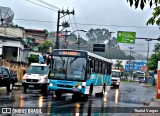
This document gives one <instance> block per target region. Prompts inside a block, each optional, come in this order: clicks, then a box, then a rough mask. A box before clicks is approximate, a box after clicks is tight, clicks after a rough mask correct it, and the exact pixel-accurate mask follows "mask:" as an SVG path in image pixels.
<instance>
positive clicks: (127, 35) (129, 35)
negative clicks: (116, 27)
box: [117, 31, 136, 44]
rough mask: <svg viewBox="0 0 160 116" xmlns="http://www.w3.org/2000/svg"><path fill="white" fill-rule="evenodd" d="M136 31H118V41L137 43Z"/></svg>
mask: <svg viewBox="0 0 160 116" xmlns="http://www.w3.org/2000/svg"><path fill="white" fill-rule="evenodd" d="M135 38H136V33H135V32H127V31H118V33H117V42H118V43H128V44H135Z"/></svg>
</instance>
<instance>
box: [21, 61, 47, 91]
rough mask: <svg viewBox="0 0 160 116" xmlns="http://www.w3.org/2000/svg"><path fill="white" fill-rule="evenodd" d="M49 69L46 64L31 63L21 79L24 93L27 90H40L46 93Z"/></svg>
mask: <svg viewBox="0 0 160 116" xmlns="http://www.w3.org/2000/svg"><path fill="white" fill-rule="evenodd" d="M48 74H49V67H48V66H47V64H40V63H32V64H31V65H30V66H29V68H28V71H27V72H26V73H25V75H24V76H23V79H22V86H23V88H24V93H26V92H27V89H41V90H42V92H47V86H48Z"/></svg>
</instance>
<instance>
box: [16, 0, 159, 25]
mask: <svg viewBox="0 0 160 116" xmlns="http://www.w3.org/2000/svg"><path fill="white" fill-rule="evenodd" d="M27 1H28V0H27ZM52 10H53V9H52ZM14 20H26V21H28V19H14ZM30 21H35V20H30ZM37 21H38V20H37ZM39 22H50V23H53V22H52V21H39ZM71 24H77V25H94V26H110V27H135V28H159V27H138V26H119V25H99V24H82V23H71Z"/></svg>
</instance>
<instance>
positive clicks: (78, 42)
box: [70, 30, 87, 50]
mask: <svg viewBox="0 0 160 116" xmlns="http://www.w3.org/2000/svg"><path fill="white" fill-rule="evenodd" d="M76 31H82V32H87V31H85V30H75V31H73V32H72V33H71V34H73V33H74V32H76ZM71 34H70V35H71ZM80 39H82V38H80V35H79V34H78V38H77V40H78V41H77V44H78V50H79V47H80V43H81V42H80Z"/></svg>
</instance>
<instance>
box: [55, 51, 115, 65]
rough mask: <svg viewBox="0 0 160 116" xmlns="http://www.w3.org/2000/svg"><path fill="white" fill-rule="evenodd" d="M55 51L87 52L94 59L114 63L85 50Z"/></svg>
mask: <svg viewBox="0 0 160 116" xmlns="http://www.w3.org/2000/svg"><path fill="white" fill-rule="evenodd" d="M54 50H60V51H63V50H67V51H77V52H78V51H79V52H86V53H87V54H88V55H89V56H91V57H94V58H97V59H101V60H103V61H106V62H110V63H112V61H111V60H110V59H107V58H104V57H102V56H99V55H97V54H94V53H91V52H88V51H85V50H73V49H54Z"/></svg>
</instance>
